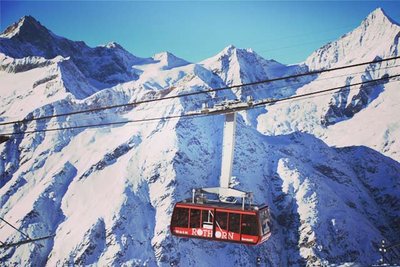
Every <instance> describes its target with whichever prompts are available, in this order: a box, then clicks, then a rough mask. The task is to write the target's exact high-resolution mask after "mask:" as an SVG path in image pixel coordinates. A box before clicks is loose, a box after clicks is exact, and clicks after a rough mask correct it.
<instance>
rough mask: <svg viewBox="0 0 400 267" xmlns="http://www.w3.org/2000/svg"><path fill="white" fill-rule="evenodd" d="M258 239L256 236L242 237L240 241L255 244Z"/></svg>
mask: <svg viewBox="0 0 400 267" xmlns="http://www.w3.org/2000/svg"><path fill="white" fill-rule="evenodd" d="M258 240H259V237H258V236H256V235H242V238H241V241H243V242H247V243H253V244H256V243H257V242H258Z"/></svg>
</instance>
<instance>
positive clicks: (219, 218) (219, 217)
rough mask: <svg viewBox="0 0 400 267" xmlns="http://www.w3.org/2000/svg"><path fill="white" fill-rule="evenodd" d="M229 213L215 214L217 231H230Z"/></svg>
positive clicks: (218, 212)
mask: <svg viewBox="0 0 400 267" xmlns="http://www.w3.org/2000/svg"><path fill="white" fill-rule="evenodd" d="M227 221H228V213H227V212H220V211H217V214H215V222H216V224H217V226H216V227H217V229H221V230H228V222H227Z"/></svg>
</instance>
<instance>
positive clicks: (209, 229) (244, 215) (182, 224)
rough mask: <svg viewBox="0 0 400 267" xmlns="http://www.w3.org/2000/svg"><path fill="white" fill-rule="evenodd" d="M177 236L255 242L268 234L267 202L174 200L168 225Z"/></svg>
mask: <svg viewBox="0 0 400 267" xmlns="http://www.w3.org/2000/svg"><path fill="white" fill-rule="evenodd" d="M170 230H171V233H172V234H173V235H175V236H179V237H187V238H201V239H207V240H213V241H226V242H235V243H242V244H248V245H258V244H261V243H263V242H264V241H266V240H268V238H269V237H270V235H271V229H270V215H269V209H268V206H266V205H254V204H251V205H246V206H245V208H244V209H243V208H242V204H241V203H223V202H214V201H202V202H197V203H192V202H191V201H190V199H188V200H185V201H181V202H178V203H176V204H175V207H174V211H173V214H172V220H171V225H170Z"/></svg>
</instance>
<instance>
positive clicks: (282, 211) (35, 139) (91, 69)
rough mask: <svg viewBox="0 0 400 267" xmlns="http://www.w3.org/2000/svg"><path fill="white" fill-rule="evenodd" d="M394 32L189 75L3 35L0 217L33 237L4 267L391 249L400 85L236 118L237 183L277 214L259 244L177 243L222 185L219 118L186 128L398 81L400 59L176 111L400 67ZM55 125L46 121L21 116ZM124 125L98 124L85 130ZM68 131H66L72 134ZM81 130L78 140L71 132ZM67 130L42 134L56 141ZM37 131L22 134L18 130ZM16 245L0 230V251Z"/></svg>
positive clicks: (171, 63)
mask: <svg viewBox="0 0 400 267" xmlns="http://www.w3.org/2000/svg"><path fill="white" fill-rule="evenodd" d="M399 38H400V26H399V24H398V23H396V22H395V21H393V20H392V19H391V18H389V17H388V16H387V15H386V14H385V12H384V11H383V10H382V9H380V8H378V9H376V10H375V11H373V12H372V13H371V14H369V15H368V16H367V17H366V19H365V20H364V21H362V22H361V24H360V26H359V27H357V28H356V29H354V30H353V31H351V32H349V33H347V34H345V35H344V36H342V37H340V38H339V39H338V40H336V41H334V42H331V43H329V44H326V45H325V46H323V47H321V48H320V49H318V50H316V51H315V52H313V53H312V54H311V55H310V56H309V57H308V58H307V59H305V61H304V62H302V63H300V64H295V65H289V66H287V65H284V64H281V63H279V62H277V61H275V60H272V59H268V60H267V59H264V58H262V57H261V56H260V55H258V54H257V53H256V52H255V51H253V50H252V49H240V48H236V47H235V46H233V45H231V46H228V47H226V48H225V49H223V50H222V51H221V52H220V53H218V54H217V55H215V56H213V57H211V58H208V59H205V60H203V61H201V62H198V63H191V62H188V61H186V60H184V59H181V58H178V57H176V56H175V55H173V54H171V53H169V52H161V53H159V54H156V55H154V56H153V57H149V58H141V57H138V56H135V55H132V54H131V53H129V52H128V51H126V50H125V49H124V48H123V47H121V46H120V45H119V44H117V43H115V42H111V43H109V44H107V45H102V46H98V47H95V48H92V47H89V46H87V45H86V44H85V43H84V42H82V41H71V40H68V39H66V38H63V37H60V36H58V35H56V34H54V33H53V32H51V31H50V30H48V29H47V28H46V27H45V26H43V25H41V24H40V22H38V21H37V20H35V19H34V18H33V17H31V16H26V17H23V18H21V19H20V20H19V21H18V22H16V23H15V24H13V25H11V26H10V27H8V28H7V29H6V30H5V31H4V32H3V33H2V34H1V35H0V92H1V97H0V124H1V123H5V122H9V121H21V120H24V119H27V120H28V121H27V122H22V123H14V124H3V125H0V134H7V133H16V134H14V135H12V137H11V138H10V140H8V141H6V142H4V143H1V144H0V204H1V210H0V217H1V218H4V219H6V220H7V221H9V222H11V223H12V224H13V225H14V226H16V227H17V228H18V229H20V230H21V231H22V232H24V233H25V234H27V235H29V237H31V238H36V237H40V236H46V235H50V234H55V235H54V237H52V238H49V239H46V240H43V241H39V242H34V243H29V244H25V245H21V246H17V247H10V248H7V249H0V262H1V263H2V265H6V266H19V265H23V266H61V265H77V266H81V265H84V266H256V264H257V258H259V259H260V261H261V265H262V266H365V265H372V264H375V263H377V262H378V260H379V259H380V256H381V255H380V253H379V251H378V246H379V245H380V242H381V240H382V239H385V240H387V242H389V243H393V244H394V243H398V242H400V140H399V136H400V119H399V117H398V115H397V114H400V105H399V104H398V103H397V101H396V100H398V99H400V95H399V83H398V80H389V81H387V82H385V83H382V84H379V85H373V86H358V87H354V88H353V87H346V88H344V89H340V90H337V91H335V92H334V93H330V94H324V95H319V96H317V97H313V98H303V99H299V100H296V101H287V102H280V103H276V104H270V105H267V106H265V107H261V108H256V109H252V110H248V111H241V112H240V113H239V116H238V126H237V132H236V140H237V141H236V144H237V145H236V148H235V158H234V168H233V174H234V176H235V177H236V178H235V181H234V182H235V185H236V187H237V188H239V189H241V190H245V191H252V192H254V196H255V200H256V202H258V203H267V204H268V205H269V206H270V210H271V213H272V216H273V222H272V236H271V238H270V239H269V240H268V241H267V242H265V243H263V244H262V245H260V246H255V247H252V246H244V245H237V244H230V243H217V242H210V241H204V240H193V239H185V238H177V237H173V236H171V233H170V232H169V223H170V222H169V220H170V216H171V213H172V209H173V205H174V203H175V202H176V201H179V200H181V199H184V198H187V197H188V196H190V194H191V190H192V188H200V187H211V186H217V185H218V184H219V181H218V178H219V174H220V168H221V167H220V164H221V151H222V147H221V146H222V131H223V122H224V118H223V116H206V117H198V118H197V117H182V118H176V119H168V120H167V119H159V120H152V121H147V122H130V121H132V120H141V119H149V118H163V117H165V116H174V115H178V114H181V113H186V112H189V111H194V110H198V109H200V108H201V106H202V104H203V103H208V104H209V105H213V104H215V103H219V102H221V101H223V100H225V99H241V100H244V99H246V98H247V97H248V96H252V97H253V98H254V99H256V100H258V99H265V98H282V97H288V96H295V95H300V94H303V93H307V92H313V91H316V90H320V89H326V88H331V87H336V86H346V85H349V84H351V83H356V82H360V81H368V80H371V79H377V78H382V77H385V75H395V74H397V73H398V68H399V66H398V64H399V63H400V61H399V60H398V59H396V60H392V61H387V62H382V63H380V64H370V65H366V66H359V67H356V68H353V69H344V70H340V71H335V72H326V73H322V74H319V75H312V76H309V77H307V76H306V77H301V78H298V79H296V80H283V81H277V82H273V83H266V84H259V85H256V86H247V87H246V86H243V87H239V88H233V89H230V90H224V91H218V92H212V93H207V94H199V95H195V96H187V97H182V98H174V99H169V100H164V101H159V102H153V103H144V104H140V105H130V106H122V107H118V108H114V109H106V110H101V111H97V112H87V113H79V114H70V115H67V116H59V115H60V114H65V113H73V112H77V111H80V110H87V109H96V108H99V107H103V106H109V105H120V104H121V105H122V104H126V103H132V102H137V101H142V100H147V99H158V98H163V97H165V96H177V95H179V94H182V93H188V92H197V91H202V90H208V89H212V88H220V87H225V86H231V85H237V84H243V83H251V82H254V81H259V80H265V79H271V78H276V77H281V76H286V75H293V74H297V73H302V72H306V71H310V70H317V69H326V68H331V67H335V66H343V65H348V64H354V63H359V62H364V61H372V60H374V59H380V58H388V57H396V56H399V52H398V51H399ZM42 116H49V117H48V118H46V119H42V120H33V121H29V119H32V118H37V117H42ZM113 122H119V124H115V125H111V126H106V127H88V128H85V127H82V128H79V126H84V125H93V124H105V123H113ZM69 127H73V128H69ZM74 127H76V128H74ZM57 128H64V129H61V130H55V131H49V130H51V129H57ZM29 131H33V132H32V133H25V134H24V132H29ZM23 238H24V237H23V236H22V235H21V234H20V233H19V232H17V231H15V230H14V229H12V228H11V227H9V226H7V225H6V224H4V223H1V222H0V241H1V242H4V243H13V242H18V241H20V240H22V239H23Z"/></svg>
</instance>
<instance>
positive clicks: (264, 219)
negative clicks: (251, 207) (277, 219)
mask: <svg viewBox="0 0 400 267" xmlns="http://www.w3.org/2000/svg"><path fill="white" fill-rule="evenodd" d="M260 222H261V230H262V235H266V234H268V233H269V232H271V229H270V227H269V212H268V209H262V210H260Z"/></svg>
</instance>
